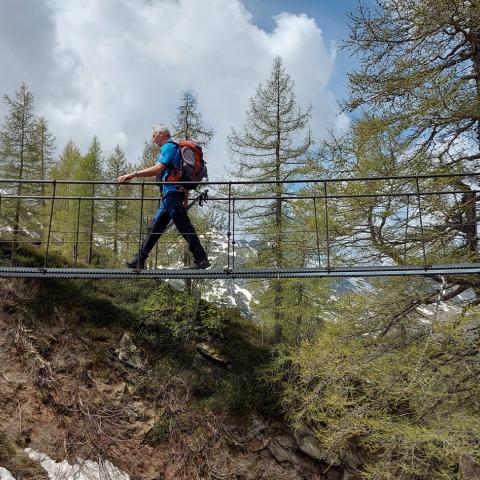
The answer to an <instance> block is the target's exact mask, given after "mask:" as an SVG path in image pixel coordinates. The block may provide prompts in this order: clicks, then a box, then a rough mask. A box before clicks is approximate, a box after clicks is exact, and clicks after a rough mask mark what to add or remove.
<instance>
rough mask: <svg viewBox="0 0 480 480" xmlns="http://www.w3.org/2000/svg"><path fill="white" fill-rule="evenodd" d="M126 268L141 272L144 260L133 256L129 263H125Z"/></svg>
mask: <svg viewBox="0 0 480 480" xmlns="http://www.w3.org/2000/svg"><path fill="white" fill-rule="evenodd" d="M125 265H126V266H127V267H128V268H134V269H135V270H143V269H144V268H145V259H144V258H139V257H138V255H135V256H134V257H133V258H132V259H131V260H130V261H129V262H125Z"/></svg>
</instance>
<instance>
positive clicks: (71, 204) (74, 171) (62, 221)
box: [51, 140, 85, 260]
mask: <svg viewBox="0 0 480 480" xmlns="http://www.w3.org/2000/svg"><path fill="white" fill-rule="evenodd" d="M81 162H82V153H81V152H80V150H79V148H78V147H77V146H76V145H75V144H74V143H73V141H72V140H70V141H69V142H68V143H67V145H66V146H65V148H64V149H63V151H62V153H61V154H60V156H59V158H58V159H57V161H56V162H55V164H54V165H53V167H52V170H51V176H52V178H55V179H57V180H78V178H77V176H78V175H79V173H80V165H81ZM80 193H81V192H80V189H79V188H78V187H77V186H76V185H72V184H68V183H67V184H59V185H57V194H58V195H57V196H59V197H76V196H80ZM82 208H85V205H83V206H82V204H81V202H79V201H78V200H56V205H55V215H54V217H53V220H54V223H53V225H52V228H53V230H54V231H55V232H56V236H57V237H58V239H59V240H60V242H59V244H60V245H61V247H60V248H61V251H62V252H63V253H64V254H66V255H70V256H71V258H72V260H75V259H78V253H79V252H78V241H79V240H80V238H79V235H80V234H79V232H77V221H78V215H79V209H80V213H81V210H82ZM78 227H79V228H80V225H79V226H78Z"/></svg>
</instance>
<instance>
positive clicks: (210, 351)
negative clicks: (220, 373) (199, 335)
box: [197, 342, 230, 366]
mask: <svg viewBox="0 0 480 480" xmlns="http://www.w3.org/2000/svg"><path fill="white" fill-rule="evenodd" d="M197 349H198V351H199V352H200V353H201V354H202V355H204V356H205V357H208V358H210V359H212V360H215V361H217V362H219V363H221V364H222V365H225V366H227V365H228V364H229V363H230V362H229V361H228V359H227V357H225V355H223V354H222V353H221V352H220V351H219V350H218V349H217V348H215V347H214V346H213V345H210V344H208V343H206V342H202V343H199V344H198V345H197Z"/></svg>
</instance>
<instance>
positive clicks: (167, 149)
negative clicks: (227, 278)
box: [118, 125, 210, 269]
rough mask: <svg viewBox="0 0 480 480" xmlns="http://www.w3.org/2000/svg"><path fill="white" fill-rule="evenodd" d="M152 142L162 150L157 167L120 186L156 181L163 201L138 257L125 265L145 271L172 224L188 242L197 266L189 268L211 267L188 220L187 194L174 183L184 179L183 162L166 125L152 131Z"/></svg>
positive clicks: (130, 176)
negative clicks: (138, 180)
mask: <svg viewBox="0 0 480 480" xmlns="http://www.w3.org/2000/svg"><path fill="white" fill-rule="evenodd" d="M152 139H153V141H154V143H156V144H157V145H158V146H159V147H160V152H159V154H158V157H157V160H156V163H155V165H154V166H152V167H149V168H145V169H144V170H136V171H135V172H132V173H129V174H127V175H122V176H121V177H118V181H119V182H120V183H125V182H129V181H130V180H132V179H133V178H136V177H153V176H156V177H157V181H161V182H165V183H163V184H162V185H161V186H160V191H161V192H162V200H161V202H160V207H159V208H158V210H157V211H156V213H155V215H154V217H153V220H152V222H151V224H150V228H149V230H148V235H147V237H146V238H145V240H144V241H143V244H142V247H141V248H140V250H139V252H138V254H137V255H135V256H134V257H133V259H132V260H131V261H130V262H127V263H126V265H127V267H129V268H138V269H143V268H145V260H146V259H147V257H148V255H149V253H150V252H151V250H152V248H153V247H154V246H155V244H156V243H157V241H158V240H159V238H160V236H161V235H162V233H163V232H164V231H165V228H166V227H167V225H168V224H169V222H170V220H173V223H174V224H175V226H176V227H177V230H178V231H179V233H180V234H181V235H182V236H183V238H184V239H185V240H186V241H187V243H188V247H189V249H190V253H191V254H192V256H193V258H194V263H193V264H192V265H190V266H188V267H186V268H189V269H203V268H208V267H209V266H210V262H209V261H208V258H207V254H206V253H205V249H204V248H203V247H202V245H201V243H200V240H199V238H198V235H197V233H196V231H195V228H194V227H193V225H192V222H191V221H190V219H189V218H188V215H187V210H186V207H187V205H188V192H186V191H185V189H184V188H183V187H182V186H181V185H178V184H175V183H174V182H175V181H179V180H180V178H181V174H182V172H181V166H182V158H181V153H180V149H179V148H178V145H177V144H176V143H174V142H173V141H172V140H171V138H170V131H169V130H168V128H166V127H164V126H163V125H156V126H155V127H153V133H152Z"/></svg>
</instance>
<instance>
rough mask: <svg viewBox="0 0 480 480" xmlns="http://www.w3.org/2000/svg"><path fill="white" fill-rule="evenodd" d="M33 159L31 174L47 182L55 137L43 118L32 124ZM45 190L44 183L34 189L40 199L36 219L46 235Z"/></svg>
mask: <svg viewBox="0 0 480 480" xmlns="http://www.w3.org/2000/svg"><path fill="white" fill-rule="evenodd" d="M29 148H30V150H31V155H32V159H33V165H32V167H33V168H32V173H33V176H34V178H36V179H38V180H47V179H48V178H49V176H50V172H51V169H52V166H53V163H54V153H55V137H54V136H53V134H52V133H51V132H50V130H49V128H48V122H47V120H46V119H45V118H44V117H38V118H36V119H35V121H34V123H33V131H32V136H31V145H30V147H29ZM46 191H47V188H46V186H45V184H44V183H42V184H40V186H39V187H37V188H35V193H38V194H39V195H40V196H41V197H42V199H41V200H40V205H39V206H40V211H39V212H38V213H39V215H38V217H39V218H41V219H42V232H43V235H44V236H45V235H46V234H47V225H48V216H49V212H48V203H47V202H46V200H45V194H46Z"/></svg>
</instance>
